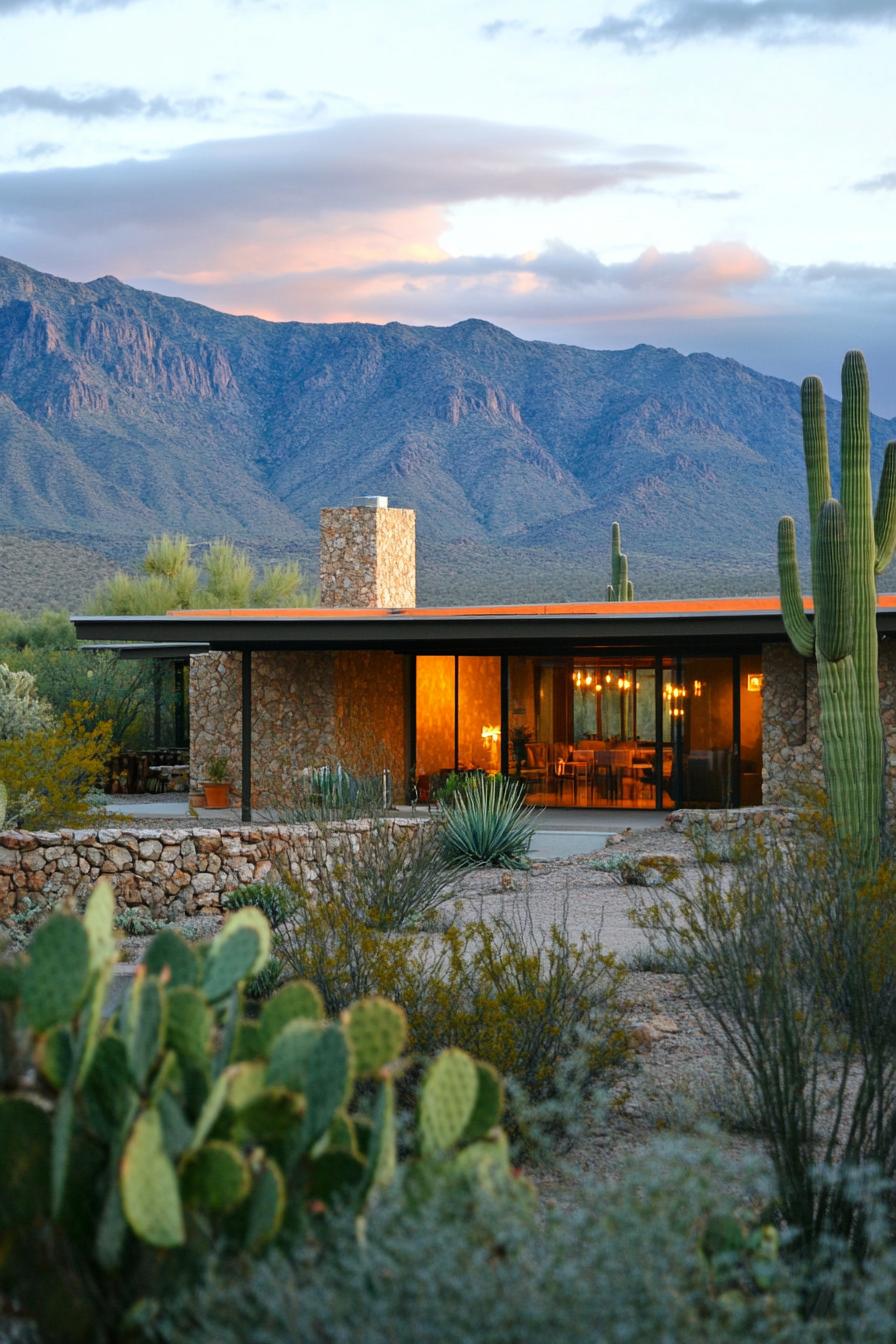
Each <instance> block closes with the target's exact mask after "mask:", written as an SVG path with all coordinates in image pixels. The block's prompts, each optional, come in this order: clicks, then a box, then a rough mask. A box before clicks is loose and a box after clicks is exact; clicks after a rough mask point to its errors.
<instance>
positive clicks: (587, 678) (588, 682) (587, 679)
mask: <svg viewBox="0 0 896 1344" xmlns="http://www.w3.org/2000/svg"><path fill="white" fill-rule="evenodd" d="M593 680H594V678H593V677H592V675H591V673H590V672H588V673H586V675H585V685H586V686H590V685H591V683H592V681H593Z"/></svg>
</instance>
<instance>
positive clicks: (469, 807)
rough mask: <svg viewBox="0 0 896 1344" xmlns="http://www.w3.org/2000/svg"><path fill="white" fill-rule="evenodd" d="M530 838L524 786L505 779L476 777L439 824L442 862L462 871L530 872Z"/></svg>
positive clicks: (458, 796) (528, 811)
mask: <svg viewBox="0 0 896 1344" xmlns="http://www.w3.org/2000/svg"><path fill="white" fill-rule="evenodd" d="M534 833H535V827H534V825H533V824H532V812H531V810H530V809H529V808H528V807H527V806H526V788H525V785H524V784H522V783H521V782H520V781H518V780H515V779H506V778H505V777H504V776H503V775H487V776H481V775H480V776H478V777H476V778H474V779H472V780H471V781H470V783H469V784H467V785H466V787H465V788H463V789H459V790H458V792H457V793H456V794H455V795H454V797H453V799H452V801H451V804H450V806H449V807H448V808H447V809H446V812H445V820H444V822H443V824H442V837H443V844H444V847H445V854H446V857H447V858H448V859H449V861H450V862H452V863H457V864H465V865H466V864H470V865H475V864H485V863H490V864H495V865H497V866H498V867H500V868H528V867H529V860H528V858H527V857H526V856H527V854H528V851H529V846H530V845H531V843H532V836H533V835H534Z"/></svg>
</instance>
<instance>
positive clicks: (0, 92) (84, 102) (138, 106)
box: [0, 84, 218, 121]
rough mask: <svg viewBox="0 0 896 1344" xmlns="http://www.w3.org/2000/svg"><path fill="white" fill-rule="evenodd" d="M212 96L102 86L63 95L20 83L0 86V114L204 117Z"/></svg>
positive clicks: (95, 118) (84, 117)
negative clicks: (176, 96) (148, 93)
mask: <svg viewBox="0 0 896 1344" xmlns="http://www.w3.org/2000/svg"><path fill="white" fill-rule="evenodd" d="M217 101H218V100H217V99H215V98H184V99H173V100H172V99H170V98H163V97H160V96H156V97H153V98H144V97H143V95H142V94H140V93H138V92H137V90H136V89H130V88H119V89H104V90H103V91H102V92H101V93H83V94H65V93H60V92H59V90H58V89H31V88H27V87H26V86H25V85H23V84H17V85H14V86H13V87H11V88H8V89H0V116H9V115H10V114H12V113H14V112H46V113H49V114H50V115H51V116H55V117H67V118H68V119H69V120H72V121H98V120H101V119H106V118H113V117H136V116H146V117H181V116H193V117H195V116H204V115H206V114H207V113H208V112H209V110H210V109H211V108H212V107H213V106H214V105H215V104H216V103H217Z"/></svg>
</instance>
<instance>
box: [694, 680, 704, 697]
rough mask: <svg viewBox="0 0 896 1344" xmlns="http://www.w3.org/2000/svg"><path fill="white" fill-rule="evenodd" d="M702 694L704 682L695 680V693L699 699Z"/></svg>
mask: <svg viewBox="0 0 896 1344" xmlns="http://www.w3.org/2000/svg"><path fill="white" fill-rule="evenodd" d="M702 694H703V682H702V681H695V682H694V695H695V696H696V697H697V699H698V700H699V698H700V696H701V695H702Z"/></svg>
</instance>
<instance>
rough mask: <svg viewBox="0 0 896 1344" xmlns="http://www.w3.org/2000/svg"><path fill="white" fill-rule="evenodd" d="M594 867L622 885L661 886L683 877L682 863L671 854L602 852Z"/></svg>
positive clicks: (593, 864)
mask: <svg viewBox="0 0 896 1344" xmlns="http://www.w3.org/2000/svg"><path fill="white" fill-rule="evenodd" d="M591 866H592V868H594V869H596V870H597V872H599V873H607V874H608V876H610V877H611V878H612V879H613V881H614V882H618V883H619V885H620V886H621V887H661V886H668V884H669V883H670V882H674V881H676V880H677V879H678V878H679V877H681V864H680V863H679V862H678V860H677V859H675V858H673V857H672V855H671V854H646V855H644V856H642V857H638V856H637V855H634V854H602V855H601V857H600V858H599V859H595V860H594V861H593V863H592V865H591Z"/></svg>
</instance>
